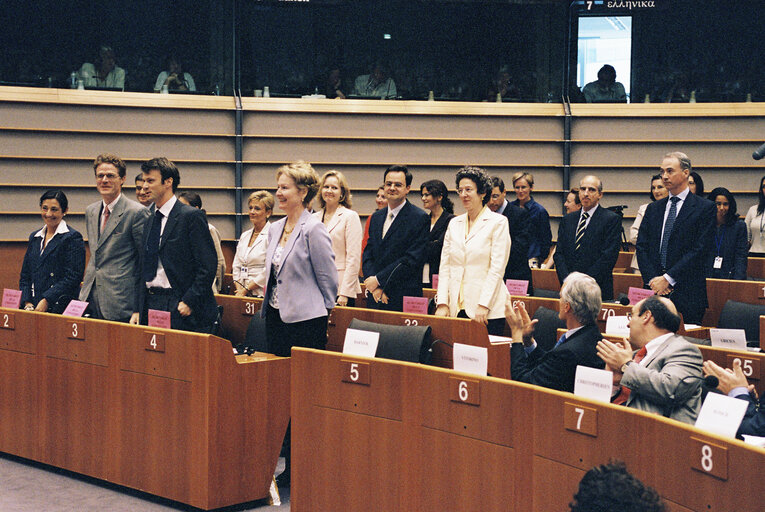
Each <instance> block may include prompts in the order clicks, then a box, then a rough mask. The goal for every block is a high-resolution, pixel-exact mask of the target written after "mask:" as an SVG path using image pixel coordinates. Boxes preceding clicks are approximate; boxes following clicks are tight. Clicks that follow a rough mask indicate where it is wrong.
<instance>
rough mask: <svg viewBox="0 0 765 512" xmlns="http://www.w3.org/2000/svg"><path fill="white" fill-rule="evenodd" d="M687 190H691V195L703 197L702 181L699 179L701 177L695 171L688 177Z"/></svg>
mask: <svg viewBox="0 0 765 512" xmlns="http://www.w3.org/2000/svg"><path fill="white" fill-rule="evenodd" d="M688 188H690V189H691V194H696V195H697V196H701V197H703V196H704V180H702V179H701V176H700V175H699V173H697V172H696V171H693V172H691V175H690V176H689V177H688Z"/></svg>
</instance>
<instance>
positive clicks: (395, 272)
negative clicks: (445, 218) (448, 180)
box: [361, 201, 430, 311]
mask: <svg viewBox="0 0 765 512" xmlns="http://www.w3.org/2000/svg"><path fill="white" fill-rule="evenodd" d="M387 215H388V208H381V209H379V210H377V211H376V212H375V213H373V214H372V218H371V220H370V222H369V239H368V240H367V246H366V247H365V248H364V255H363V257H362V267H361V268H362V272H363V274H364V278H365V279H366V278H368V277H371V276H376V277H377V281H378V282H379V283H380V286H381V287H382V289H383V291H384V292H385V294H386V295H387V296H388V299H389V304H388V305H387V306H385V305H383V304H382V303H380V304H375V303H374V301H373V300H369V301H368V302H369V305H368V306H367V307H370V306H371V307H379V308H380V309H390V310H398V311H401V309H402V307H403V297H404V296H405V295H408V296H413V297H420V296H422V265H423V263H425V245H426V243H427V240H428V232H429V231H430V218H429V217H428V214H427V213H425V212H424V211H422V210H420V209H419V208H417V207H416V206H414V205H413V204H412V203H410V202H409V201H407V202H406V203H405V204H404V206H403V207H402V208H401V211H400V212H399V214H398V215H397V216H396V218H395V219H394V220H393V223H392V224H391V225H390V227H389V228H388V232H387V233H386V234H385V238H383V237H382V228H383V223H384V222H385V217H386V216H387Z"/></svg>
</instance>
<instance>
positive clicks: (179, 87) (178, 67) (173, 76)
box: [154, 55, 197, 92]
mask: <svg viewBox="0 0 765 512" xmlns="http://www.w3.org/2000/svg"><path fill="white" fill-rule="evenodd" d="M164 86H167V89H168V91H191V92H194V91H196V90H197V86H196V84H195V83H194V78H192V76H191V75H190V74H188V73H186V72H185V71H183V65H182V63H181V60H180V59H179V58H178V57H176V56H175V55H168V56H167V58H166V59H165V71H162V72H161V73H160V74H159V75H157V81H156V83H155V84H154V92H160V91H161V90H162V87H164Z"/></svg>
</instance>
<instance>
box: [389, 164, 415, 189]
mask: <svg viewBox="0 0 765 512" xmlns="http://www.w3.org/2000/svg"><path fill="white" fill-rule="evenodd" d="M389 172H403V173H404V177H405V178H406V186H407V187H411V186H412V173H411V172H409V169H407V168H406V166H405V165H391V166H390V167H388V168H387V169H385V174H383V183H385V179H386V178H387V177H388V173H389Z"/></svg>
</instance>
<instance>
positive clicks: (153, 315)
mask: <svg viewBox="0 0 765 512" xmlns="http://www.w3.org/2000/svg"><path fill="white" fill-rule="evenodd" d="M149 327H162V328H163V329H170V312H169V311H160V310H158V309H150V310H149Z"/></svg>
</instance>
